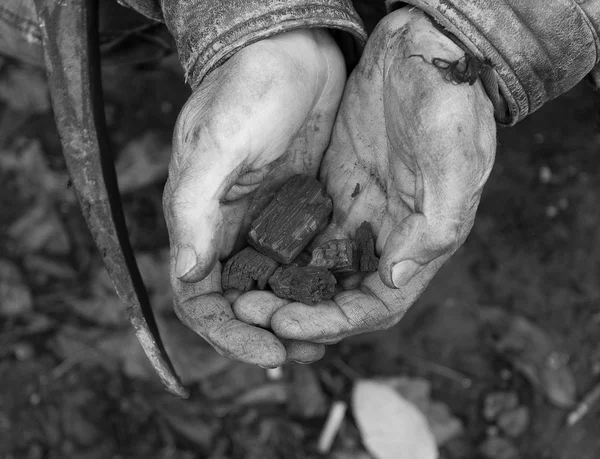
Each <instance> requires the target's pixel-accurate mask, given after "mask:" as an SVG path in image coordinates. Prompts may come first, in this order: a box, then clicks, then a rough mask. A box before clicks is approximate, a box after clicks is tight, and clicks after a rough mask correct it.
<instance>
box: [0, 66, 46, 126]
mask: <svg viewBox="0 0 600 459" xmlns="http://www.w3.org/2000/svg"><path fill="white" fill-rule="evenodd" d="M0 101H2V102H4V103H6V104H7V105H8V106H9V107H11V108H12V109H13V110H18V111H21V112H26V113H31V114H35V113H43V112H47V111H48V110H50V94H49V93H48V84H47V82H46V75H45V73H44V71H43V70H41V69H39V68H37V67H31V66H27V65H24V64H14V65H6V66H4V67H3V68H2V78H0Z"/></svg>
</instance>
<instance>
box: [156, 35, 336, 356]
mask: <svg viewBox="0 0 600 459" xmlns="http://www.w3.org/2000/svg"><path fill="white" fill-rule="evenodd" d="M345 79H346V74H345V64H344V61H343V57H342V55H341V52H340V51H339V49H338V47H337V45H336V44H335V42H334V41H333V39H332V38H331V37H330V35H329V34H328V32H326V31H325V30H321V29H312V30H299V31H294V32H288V33H284V34H280V35H277V36H274V37H271V38H268V39H264V40H262V41H260V42H257V43H254V44H252V45H249V46H247V47H246V48H244V49H242V50H241V51H239V52H237V53H236V54H235V55H234V56H233V57H231V58H230V59H229V60H228V61H227V62H226V63H225V64H223V65H222V66H220V67H219V68H217V69H216V70H214V71H213V72H212V73H210V74H209V76H208V77H207V78H206V79H205V80H204V81H203V82H202V83H201V85H200V86H199V87H198V88H197V89H196V90H195V91H194V92H193V94H192V95H191V97H190V99H189V100H188V101H187V103H186V104H185V106H184V107H183V109H182V111H181V113H180V115H179V119H178V121H177V126H176V129H175V134H174V140H173V154H172V158H171V162H170V165H169V179H168V181H167V184H166V187H165V193H164V210H165V217H166V220H167V226H168V229H169V237H170V244H171V284H172V287H173V291H174V295H175V300H174V303H175V311H176V313H177V315H178V317H179V318H180V319H181V321H182V322H183V323H185V324H186V325H187V326H189V327H190V328H191V329H193V330H194V331H195V332H196V333H198V334H199V335H200V336H202V337H203V338H204V339H205V340H207V341H208V342H209V343H210V344H211V345H212V346H213V347H214V348H215V349H216V350H217V351H218V352H220V353H221V354H224V355H226V356H228V357H231V358H235V359H238V360H241V361H244V362H248V363H254V364H258V365H261V366H265V367H276V366H278V365H281V364H283V363H284V362H286V361H288V360H296V361H305V362H309V361H313V360H317V359H319V358H320V357H321V356H322V355H323V352H324V348H323V346H322V345H318V344H313V343H299V342H296V341H285V342H282V341H281V340H279V339H278V338H276V337H275V335H273V334H272V333H270V332H268V331H266V330H264V329H261V328H258V327H253V326H250V325H248V324H245V323H242V322H240V321H238V320H237V319H236V318H235V316H234V314H233V312H232V310H231V301H232V299H233V298H232V297H227V298H226V297H225V296H224V295H223V292H222V289H221V263H220V261H219V260H220V259H222V258H224V257H227V256H228V255H230V254H231V253H233V252H236V251H238V250H240V248H241V247H243V245H244V244H245V235H246V234H247V232H248V228H249V223H250V222H251V221H252V218H253V217H252V215H249V212H248V209H249V207H250V204H251V202H252V201H253V199H254V200H255V201H256V200H257V199H258V198H259V197H260V196H261V195H264V194H266V193H268V191H269V190H270V189H271V188H273V187H278V186H281V184H282V183H283V182H284V181H285V180H286V178H288V177H290V176H292V175H295V174H298V173H305V174H311V175H313V176H316V174H317V172H318V169H319V165H320V163H321V159H322V155H323V152H324V151H325V149H326V148H327V145H328V143H329V140H330V137H331V130H332V127H333V123H334V119H335V115H336V113H337V109H338V107H339V103H340V99H341V96H342V91H343V87H344V82H345Z"/></svg>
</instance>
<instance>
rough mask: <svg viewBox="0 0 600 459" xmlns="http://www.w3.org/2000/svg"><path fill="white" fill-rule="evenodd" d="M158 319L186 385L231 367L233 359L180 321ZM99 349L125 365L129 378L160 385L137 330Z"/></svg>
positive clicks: (105, 340)
mask: <svg viewBox="0 0 600 459" xmlns="http://www.w3.org/2000/svg"><path fill="white" fill-rule="evenodd" d="M157 319H158V328H159V330H160V334H161V337H162V340H163V343H164V345H165V348H166V350H167V354H168V355H169V357H170V358H171V361H172V362H173V366H174V367H175V370H176V371H177V373H178V374H179V376H180V377H181V379H182V381H183V382H184V384H191V383H195V382H199V381H202V380H205V379H207V378H210V377H211V376H213V375H215V374H216V373H219V372H221V371H223V370H224V369H226V368H227V367H229V366H230V365H231V363H232V361H231V360H230V359H228V358H226V357H223V356H221V355H220V354H218V353H217V351H215V350H214V349H213V348H212V347H211V346H210V345H209V344H208V343H207V342H206V341H204V340H203V339H202V338H201V337H199V336H198V335H196V334H195V333H194V332H193V331H192V330H190V329H189V328H188V327H186V326H185V325H183V324H182V323H181V322H180V321H179V320H178V319H177V318H175V317H168V318H157ZM97 345H98V348H99V349H101V350H102V351H104V352H105V353H107V354H109V355H111V356H113V357H114V358H116V359H117V360H118V361H119V362H121V363H122V365H123V371H124V372H125V374H126V375H127V376H129V377H131V378H138V379H147V380H152V381H158V376H157V375H156V372H155V371H154V368H153V367H152V365H151V363H150V361H149V360H148V358H147V357H146V354H145V353H144V350H143V349H142V346H141V345H140V343H139V342H138V340H137V337H136V336H135V334H134V333H133V329H130V328H127V329H125V330H123V331H122V332H120V333H111V334H109V335H108V336H106V337H104V338H103V339H101V340H100V341H99V342H98V344H97Z"/></svg>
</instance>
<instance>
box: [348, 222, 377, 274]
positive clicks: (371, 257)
mask: <svg viewBox="0 0 600 459" xmlns="http://www.w3.org/2000/svg"><path fill="white" fill-rule="evenodd" d="M354 240H355V241H356V245H357V246H358V254H359V257H360V270H361V271H362V272H365V273H368V272H375V271H377V268H378V266H379V258H377V256H375V236H374V233H373V227H372V226H371V224H370V223H369V222H366V221H365V222H362V224H361V225H360V226H359V227H358V229H357V230H356V236H355V237H354Z"/></svg>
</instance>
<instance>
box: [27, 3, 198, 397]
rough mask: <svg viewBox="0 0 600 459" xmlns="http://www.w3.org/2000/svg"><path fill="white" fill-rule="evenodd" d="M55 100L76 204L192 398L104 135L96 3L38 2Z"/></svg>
mask: <svg viewBox="0 0 600 459" xmlns="http://www.w3.org/2000/svg"><path fill="white" fill-rule="evenodd" d="M35 3H36V9H37V13H38V18H39V21H40V28H41V32H42V42H43V46H44V56H45V61H46V69H47V73H48V82H49V85H50V95H51V98H52V107H53V109H54V117H55V120H56V126H57V128H58V132H59V134H60V139H61V143H62V147H63V154H64V157H65V160H66V163H67V167H68V169H69V173H70V175H71V179H72V181H73V187H74V188H75V191H76V192H77V197H78V199H79V204H80V206H81V209H82V211H83V215H84V217H85V219H86V222H87V224H88V227H89V228H90V231H91V233H92V237H93V238H94V242H95V243H96V246H97V247H98V250H99V251H100V253H101V254H102V258H103V260H104V264H105V266H106V269H107V271H108V273H109V275H110V277H111V279H112V282H113V284H114V286H115V290H116V292H117V294H118V295H119V298H120V299H121V301H122V303H123V305H124V306H125V310H126V312H127V315H128V316H129V320H130V321H131V324H132V325H133V327H134V329H135V333H136V335H137V337H138V339H139V341H140V343H141V345H142V347H143V348H144V351H145V352H146V355H147V356H148V358H149V359H150V361H151V362H152V365H153V366H154V368H155V370H156V371H157V373H158V375H159V376H160V378H161V379H162V381H163V383H164V384H165V385H166V387H167V389H168V390H169V391H170V392H172V393H173V394H176V395H179V396H180V397H188V396H189V393H188V391H187V389H186V388H185V387H184V386H183V384H182V383H181V381H180V379H179V378H178V376H177V374H176V373H175V370H174V369H173V366H172V364H171V361H170V360H169V357H168V356H167V354H166V352H165V349H164V346H163V344H162V341H161V339H160V334H159V332H158V327H157V326H156V321H155V319H154V314H153V313H152V309H151V307H150V301H149V299H148V294H147V292H146V288H145V286H144V282H143V280H142V277H141V275H140V272H139V270H138V267H137V263H136V261H135V256H134V253H133V249H132V247H131V244H130V241H129V236H128V233H127V228H126V226H125V217H124V215H123V209H122V206H121V196H120V193H119V188H118V185H117V176H116V173H115V168H114V161H113V155H112V154H111V153H112V152H111V149H110V147H109V142H108V137H107V135H106V122H105V118H104V104H103V98H102V86H101V79H100V56H99V48H98V0H61V1H57V0H35Z"/></svg>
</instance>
